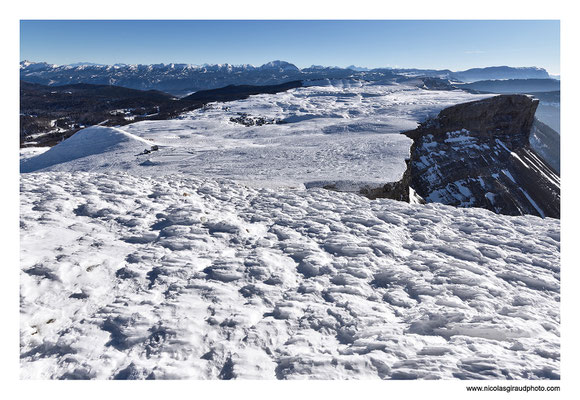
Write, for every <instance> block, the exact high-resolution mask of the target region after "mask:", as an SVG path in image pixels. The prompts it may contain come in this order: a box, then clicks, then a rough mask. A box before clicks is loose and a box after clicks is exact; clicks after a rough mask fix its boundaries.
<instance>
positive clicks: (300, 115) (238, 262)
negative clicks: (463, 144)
mask: <svg viewBox="0 0 580 400" xmlns="http://www.w3.org/2000/svg"><path fill="white" fill-rule="evenodd" d="M480 97H481V96H479V97H478V96H474V95H470V94H467V93H464V92H456V91H453V92H442V91H426V90H421V89H418V88H414V87H410V86H380V85H362V84H356V83H354V84H353V83H352V82H350V84H345V83H340V82H338V83H337V82H335V83H334V85H333V86H326V87H306V88H300V89H295V90H291V91H288V92H285V93H279V94H276V95H260V96H253V97H251V98H249V99H247V100H241V101H235V102H229V103H226V104H213V105H212V106H211V107H208V108H205V109H203V110H196V111H193V112H191V113H188V114H187V115H185V116H183V117H182V118H180V119H177V120H170V121H148V122H140V123H135V124H131V125H127V126H124V127H122V128H121V129H117V128H106V127H93V128H89V129H85V130H84V131H80V132H78V133H77V134H75V135H74V136H73V137H72V138H70V139H68V140H66V141H64V142H62V143H61V144H59V145H58V146H55V147H53V148H51V149H50V150H48V151H45V152H43V153H41V154H38V155H37V156H36V157H34V156H31V154H30V152H29V151H24V152H22V153H21V160H23V163H22V164H21V165H22V171H23V172H28V171H39V172H40V173H33V174H26V173H25V174H22V175H21V196H20V199H21V214H20V216H21V229H20V234H21V242H20V243H21V268H22V274H21V319H20V323H21V366H22V369H21V375H22V377H23V378H50V379H56V378H64V379H66V378H69V379H73V378H103V379H109V378H116V379H145V378H157V379H163V378H213V379H216V378H220V379H231V378H266V379H274V378H278V379H298V378H311V379H343V378H357V379H365V378H381V379H390V378H393V379H413V378H419V379H437V378H441V379H453V378H460V379H472V378H475V379H479V378H484V379H490V378H491V379H506V378H516V379H523V378H529V379H538V378H542V379H544V378H548V379H554V378H558V377H559V363H560V362H559V358H560V351H559V323H560V321H559V290H560V281H559V278H560V276H559V270H560V258H559V242H560V238H559V232H560V225H559V221H558V220H554V219H549V218H547V219H540V218H537V217H532V216H523V217H507V216H501V215H496V214H493V213H491V212H489V211H486V210H481V209H456V208H453V207H448V206H443V205H437V204H429V205H410V204H406V203H403V202H396V201H390V200H374V201H371V200H368V199H366V198H364V197H362V196H359V195H356V194H351V193H338V192H334V191H327V190H324V189H320V188H314V189H310V190H305V189H304V187H312V186H324V185H325V184H329V183H334V184H335V185H336V186H338V187H339V188H341V189H346V190H356V188H357V187H360V186H362V185H365V184H369V185H370V184H372V185H377V184H383V183H385V182H389V181H396V180H398V179H399V178H400V175H401V174H402V172H403V171H404V168H405V162H404V160H405V158H406V157H407V156H408V154H409V146H410V143H411V142H410V140H409V139H407V138H406V137H405V136H404V135H400V134H399V133H400V132H401V131H404V130H407V129H412V128H414V127H415V126H416V124H417V122H418V121H421V120H423V119H424V118H425V117H426V116H428V115H435V114H436V113H437V112H438V111H439V110H441V109H443V108H445V107H447V106H448V105H451V104H455V103H461V102H465V101H470V100H474V99H477V98H480ZM240 113H246V114H248V115H249V117H256V118H264V119H265V120H285V121H287V123H286V124H267V125H263V126H253V127H246V126H244V125H240V124H238V123H235V122H232V121H230V118H237V117H240ZM153 146H157V147H158V150H153V148H152V147H153ZM146 150H147V151H146ZM151 150H153V151H151ZM39 153H40V152H39ZM47 171H61V172H47ZM82 171H88V172H82ZM123 171H125V172H123ZM225 178H233V179H235V180H236V181H237V182H235V181H233V180H229V179H225Z"/></svg>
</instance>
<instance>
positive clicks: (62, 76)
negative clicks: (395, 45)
mask: <svg viewBox="0 0 580 400" xmlns="http://www.w3.org/2000/svg"><path fill="white" fill-rule="evenodd" d="M416 76H429V77H437V78H443V79H449V80H454V81H461V82H473V81H478V80H486V79H549V78H550V76H549V74H548V72H547V71H546V70H545V69H543V68H536V67H525V68H514V67H508V66H500V67H487V68H474V69H468V70H465V71H455V72H454V71H451V70H447V69H444V70H436V69H402V68H396V69H393V68H375V69H367V68H359V67H355V66H350V67H348V68H339V67H323V66H314V65H313V66H311V67H308V68H302V69H300V68H298V67H297V66H296V65H294V64H291V63H289V62H286V61H280V60H276V61H271V62H268V63H266V64H263V65H261V66H258V67H256V66H253V65H250V64H243V65H232V64H213V65H209V64H204V65H192V64H173V63H171V64H151V65H141V64H139V65H133V64H115V65H101V64H93V63H76V64H71V65H55V64H49V63H45V62H30V61H22V62H21V63H20V79H21V80H23V81H26V82H30V83H39V84H43V85H49V86H58V85H67V84H75V83H91V84H98V85H116V86H123V87H127V88H131V89H139V90H160V91H164V92H167V93H171V94H173V95H176V96H184V95H187V94H190V93H192V92H196V91H199V90H207V89H217V88H221V87H224V86H228V85H231V84H236V85H240V84H245V85H274V84H279V83H284V82H289V81H295V80H316V79H325V78H329V79H344V78H360V79H364V80H367V81H373V82H383V81H384V80H385V79H393V78H398V79H401V80H404V79H407V78H409V77H416Z"/></svg>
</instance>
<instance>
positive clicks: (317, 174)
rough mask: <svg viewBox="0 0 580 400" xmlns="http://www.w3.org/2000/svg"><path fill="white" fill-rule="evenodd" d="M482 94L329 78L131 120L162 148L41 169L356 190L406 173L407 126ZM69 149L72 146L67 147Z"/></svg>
mask: <svg viewBox="0 0 580 400" xmlns="http://www.w3.org/2000/svg"><path fill="white" fill-rule="evenodd" d="M483 97H489V95H473V94H469V93H466V92H463V91H460V90H456V91H429V90H423V89H419V88H417V87H414V86H406V85H372V84H363V83H361V82H357V81H354V82H353V81H345V82H343V81H333V82H332V85H329V86H311V87H303V88H298V89H292V90H290V91H288V92H283V93H278V94H265V95H257V96H251V97H250V98H248V99H246V100H239V101H233V102H227V103H212V104H210V106H209V107H206V108H204V109H199V110H195V111H193V112H190V113H187V114H185V115H184V116H182V117H180V119H174V120H168V121H143V122H138V123H134V124H131V125H127V126H124V127H122V128H121V129H122V130H123V131H126V132H127V133H129V134H133V135H136V136H138V137H141V138H144V139H147V140H148V141H151V142H152V144H153V143H155V144H157V145H159V150H158V151H155V152H152V153H148V154H143V150H145V148H146V147H147V146H143V144H142V143H140V142H136V143H134V144H133V145H132V146H129V147H127V146H125V147H124V148H123V149H117V151H108V152H107V153H106V154H96V155H88V156H86V157H83V158H78V159H76V160H68V159H67V160H66V161H67V162H61V163H58V164H56V165H53V166H50V167H48V168H45V169H44V170H53V171H95V172H98V171H111V170H126V171H130V172H131V173H132V174H138V175H148V176H149V175H164V174H170V173H185V174H188V175H195V176H213V177H225V178H232V179H235V180H238V181H244V182H246V183H250V184H252V185H254V186H257V187H264V186H268V187H288V186H290V187H304V186H306V187H312V186H325V185H328V184H334V185H335V186H337V187H338V188H340V189H343V190H354V191H356V190H358V189H359V188H360V187H364V186H374V187H377V186H380V185H382V184H385V183H387V182H395V181H398V180H399V179H400V178H401V176H402V174H403V172H404V171H405V169H406V164H405V159H406V158H408V157H409V149H410V146H411V143H412V142H411V140H410V139H409V138H407V137H406V136H404V135H401V134H400V133H401V132H403V131H406V130H410V129H414V128H416V126H417V123H418V122H420V121H422V120H424V119H425V118H426V117H428V116H434V115H436V114H437V113H438V112H439V111H440V110H442V109H443V108H445V107H448V106H450V105H452V104H457V103H462V102H466V101H472V100H477V99H480V98H483ZM240 114H247V115H249V117H255V118H264V119H266V120H269V121H276V120H278V121H283V122H286V123H283V124H266V125H262V126H249V127H248V126H245V125H242V124H239V123H236V122H232V121H231V118H238V117H240ZM90 129H94V128H90ZM101 129H103V130H105V129H108V128H104V127H103V128H101ZM82 132H83V131H81V132H80V133H79V134H83V133H82ZM73 138H74V136H73ZM63 144H64V143H63ZM55 149H56V148H55ZM70 151H71V150H70V146H69V148H68V149H67V150H66V153H69V152H70ZM45 156H46V157H49V154H45ZM63 161H64V160H63ZM30 165H33V164H30ZM38 166H40V167H43V168H44V167H45V166H46V165H45V164H39V165H38ZM38 166H36V167H38ZM29 170H32V169H26V170H25V172H28V171H29ZM34 170H36V168H35V169H34Z"/></svg>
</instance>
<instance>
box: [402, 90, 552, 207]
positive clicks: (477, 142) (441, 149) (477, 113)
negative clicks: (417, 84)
mask: <svg viewBox="0 0 580 400" xmlns="http://www.w3.org/2000/svg"><path fill="white" fill-rule="evenodd" d="M537 106H538V100H535V99H532V98H531V97H528V96H525V95H501V96H496V97H492V98H489V99H485V100H480V101H474V102H470V103H464V104H458V105H456V106H453V107H449V108H447V109H445V110H443V111H441V112H440V113H439V115H438V116H437V117H436V118H434V119H431V120H428V121H426V122H425V123H423V124H421V125H420V126H419V127H418V128H417V129H415V130H413V131H408V132H405V134H406V135H407V136H408V137H410V138H411V139H413V141H414V143H413V146H412V148H411V159H410V163H409V166H410V186H411V187H412V188H413V189H414V190H415V191H416V192H417V194H419V195H420V196H421V197H422V198H423V199H425V201H427V202H437V203H443V204H449V205H454V206H458V207H481V208H486V209H489V210H492V211H495V212H497V213H500V214H507V215H522V214H532V215H538V216H541V217H553V218H559V217H560V178H559V176H558V174H557V173H556V171H555V170H554V169H553V168H551V167H550V166H549V165H548V164H547V163H546V162H544V161H543V159H542V158H541V157H539V156H538V155H537V154H536V152H535V151H534V150H533V149H532V148H531V147H530V143H529V136H530V130H531V128H532V124H533V122H534V114H535V111H536V108H537Z"/></svg>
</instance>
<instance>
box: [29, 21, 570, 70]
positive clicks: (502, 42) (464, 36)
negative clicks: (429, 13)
mask: <svg viewBox="0 0 580 400" xmlns="http://www.w3.org/2000/svg"><path fill="white" fill-rule="evenodd" d="M20 58H21V60H25V59H26V60H31V61H46V62H49V63H55V64H69V63H75V62H80V61H83V62H85V61H86V62H96V63H102V64H114V63H127V64H153V63H171V62H174V63H191V64H203V63H209V64H214V63H230V64H245V63H247V64H254V65H261V64H263V63H265V62H268V61H272V60H277V59H280V60H285V61H289V62H292V63H294V64H296V65H297V66H299V67H306V66H310V65H312V64H316V65H325V66H335V65H336V66H340V67H346V66H348V65H352V64H354V65H357V66H364V67H371V68H375V67H406V68H411V67H415V68H436V69H442V68H449V69H451V70H462V69H467V68H473V67H483V66H493V65H510V66H515V67H519V66H538V67H543V68H546V69H547V70H548V71H549V72H550V73H552V74H559V73H560V23H559V21H523V20H516V21H506V20H501V21H478V20H472V21H401V20H398V21H305V20H301V21H263V20H260V21H247V20H245V21H135V20H132V21H119V20H116V21H99V20H90V21H21V23H20Z"/></svg>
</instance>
